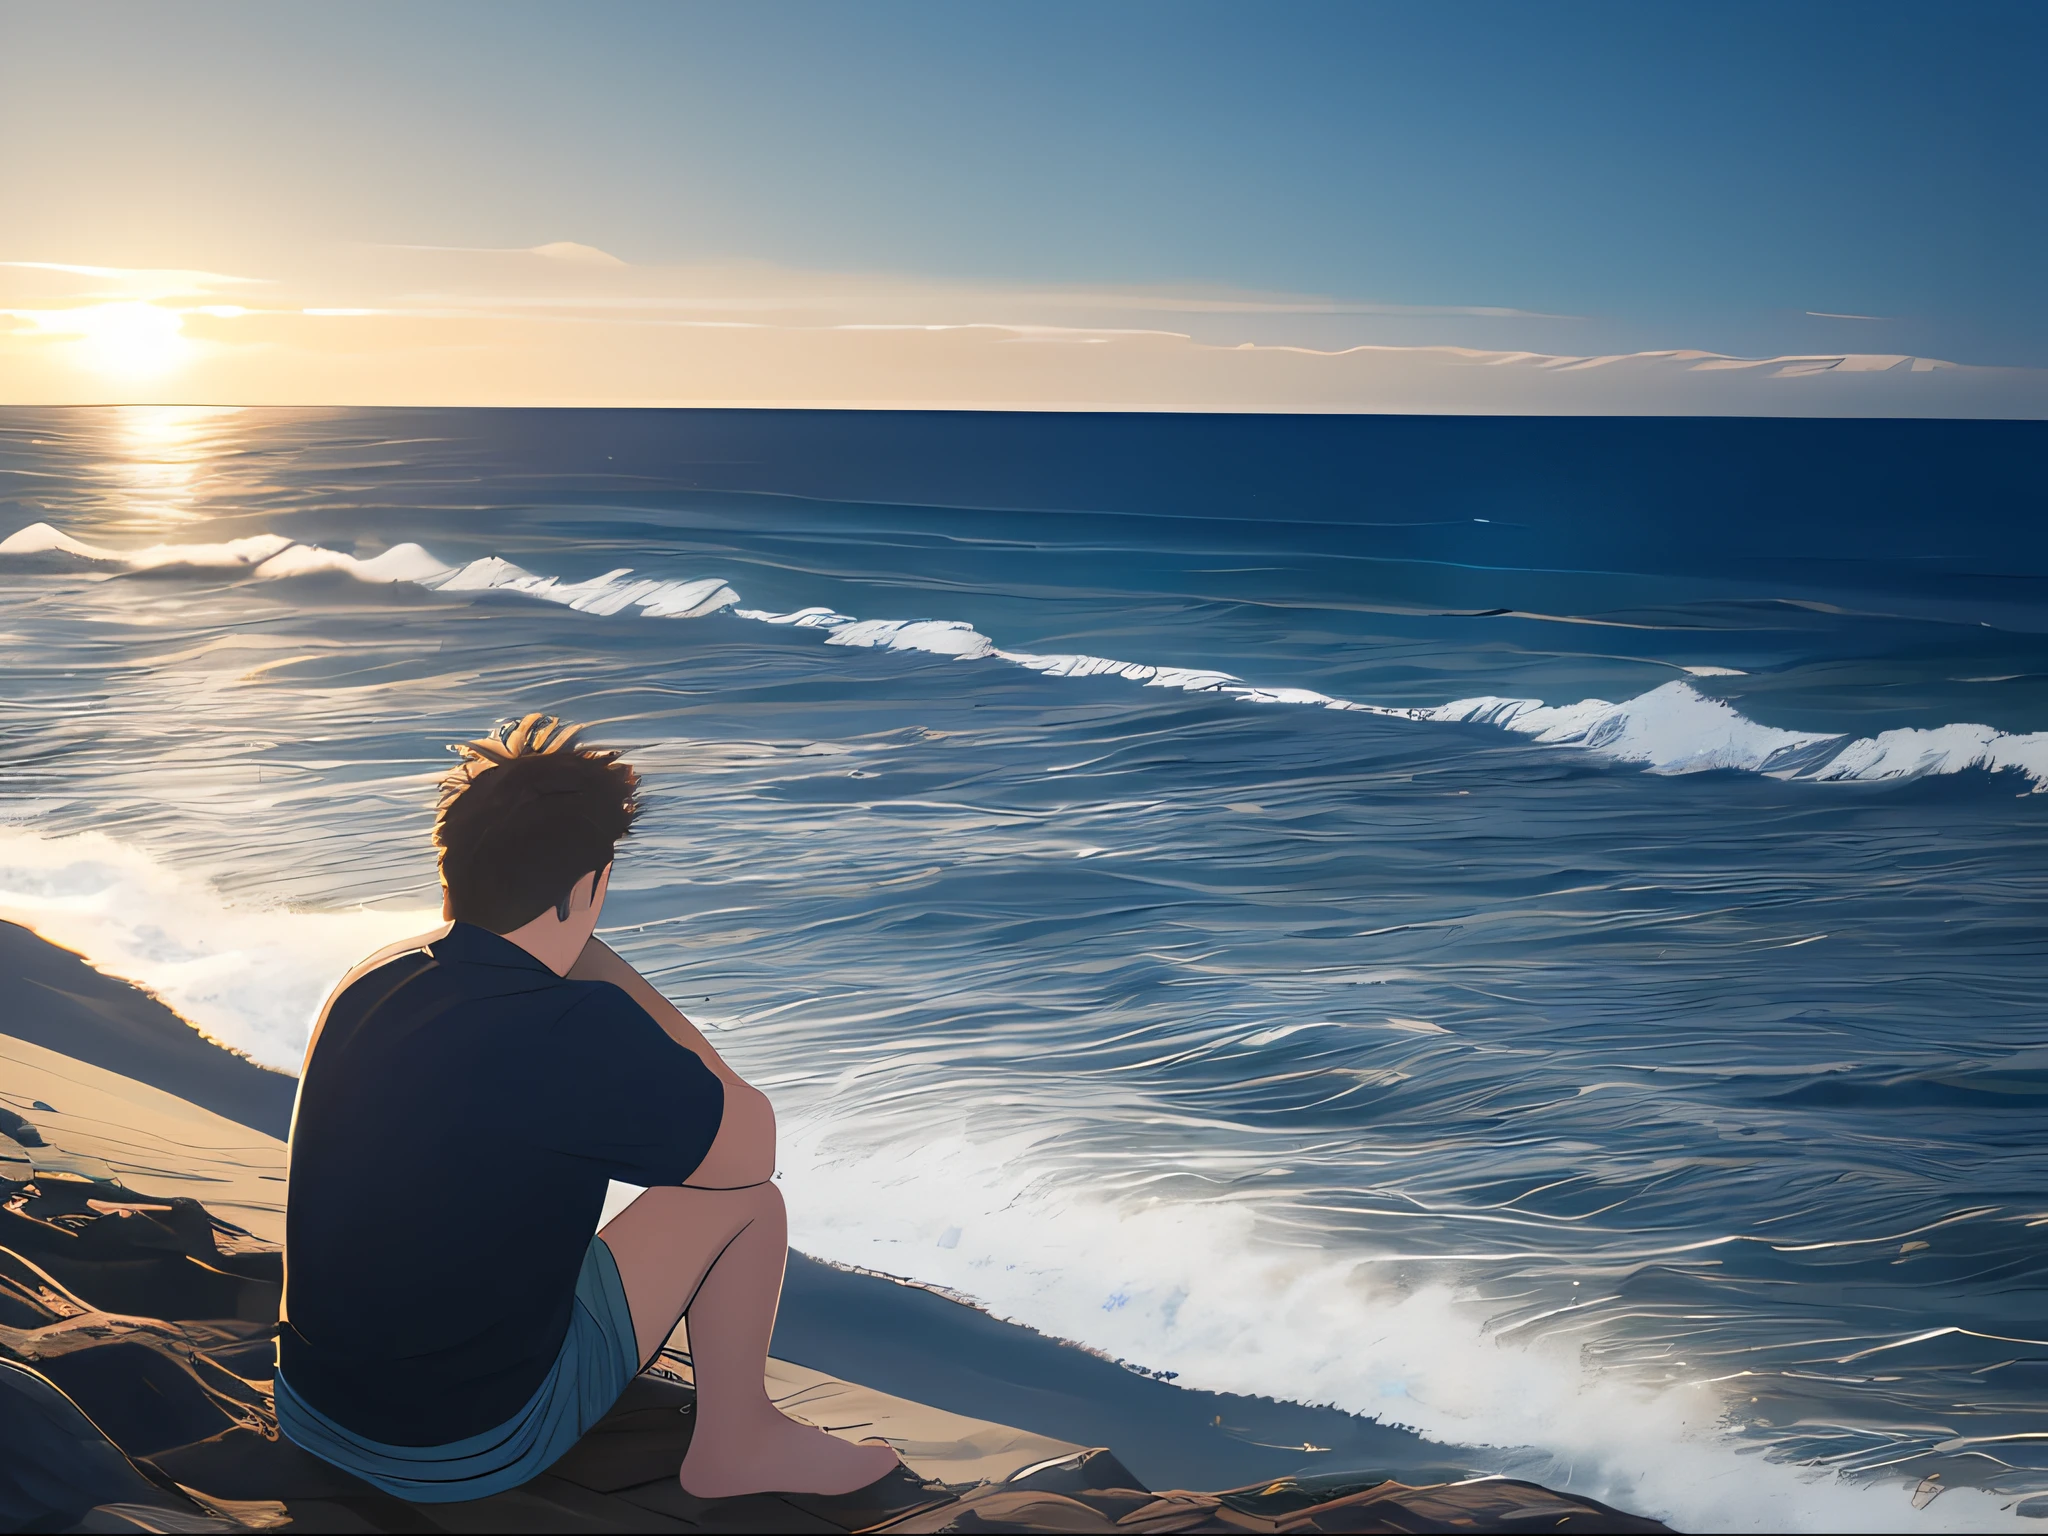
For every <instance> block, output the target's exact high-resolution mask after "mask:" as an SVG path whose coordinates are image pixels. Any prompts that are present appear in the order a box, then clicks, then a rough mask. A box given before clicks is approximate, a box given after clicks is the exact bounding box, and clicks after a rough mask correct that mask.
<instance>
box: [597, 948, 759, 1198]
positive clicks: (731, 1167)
mask: <svg viewBox="0 0 2048 1536" xmlns="http://www.w3.org/2000/svg"><path fill="white" fill-rule="evenodd" d="M569 979H570V980H572V981H608V982H610V983H611V984H612V985H613V986H615V987H617V988H618V989H619V990H620V991H622V992H624V993H625V994H626V996H628V997H630V998H632V999H633V1001H634V1002H636V1003H638V1004H639V1005H640V1007H641V1009H642V1011H644V1012H645V1013H646V1014H647V1016H648V1017H649V1018H651V1019H653V1020H654V1022H655V1023H657V1024H659V1025H660V1026H661V1027H662V1029H663V1030H664V1031H665V1032H666V1033H667V1035H668V1037H669V1038H670V1039H671V1040H673V1041H675V1042H676V1044H678V1045H680V1046H682V1047H683V1049H685V1050H687V1051H689V1052H691V1053H692V1054H693V1055H695V1056H697V1057H698V1058H699V1059H700V1060H701V1061H702V1062H703V1063H704V1065H705V1066H707V1067H709V1068H710V1069H711V1072H712V1075H713V1076H715V1077H716V1078H717V1079H718V1080H719V1082H720V1083H721V1084H723V1085H724V1088H725V1113H724V1115H723V1116H722V1117H721V1118H720V1120H719V1123H718V1136H717V1139H716V1140H714V1141H713V1142H712V1143H711V1150H710V1151H709V1152H707V1153H705V1154H704V1161H703V1162H701V1163H699V1164H698V1165H697V1171H696V1172H695V1173H693V1174H691V1175H690V1177H689V1179H688V1181H687V1184H688V1187H689V1188H692V1189H741V1188H744V1187H745V1186H747V1185H749V1184H760V1183H763V1182H765V1181H766V1180H768V1179H771V1178H773V1177H774V1176H775V1109H774V1106H773V1105H771V1104H770V1103H769V1102H768V1096H767V1095H766V1094H764V1093H762V1092H761V1091H760V1090H759V1089H758V1088H755V1087H754V1086H752V1085H751V1084H750V1083H748V1082H747V1081H746V1080H745V1079H744V1078H742V1077H741V1076H740V1075H739V1073H737V1072H735V1071H733V1069H732V1068H731V1067H730V1066H728V1065H726V1062H725V1059H724V1058H723V1057H722V1056H720V1055H719V1054H718V1052H716V1051H715V1050H713V1049H712V1048H711V1042H710V1041H708V1040H706V1039H705V1038H704V1036H703V1034H702V1033H701V1032H700V1031H699V1030H698V1028H697V1026H696V1025H694V1024H692V1023H691V1022H690V1021H689V1020H688V1019H686V1018H684V1017H683V1015H682V1011H681V1010H680V1009H679V1008H677V1007H676V1005H675V1004H674V1003H671V1002H670V1001H669V1000H668V999H667V998H665V997H663V996H662V995H661V993H660V992H658V991H656V990H655V987H654V984H653V983H652V982H650V981H649V980H648V979H647V978H646V977H644V976H642V975H641V974H640V973H639V972H638V971H636V970H634V969H633V967H632V966H630V965H628V964H626V962H625V961H624V960H622V959H620V958H619V956H618V954H617V952H616V951H614V950H613V949H612V947H611V946H610V945H608V944H606V943H605V942H604V941H603V940H602V939H597V938H593V939H592V940H591V941H590V942H589V943H588V944H586V945H584V946H583V953H582V954H580V955H578V956H577V957H576V963H575V964H574V965H572V966H571V967H569Z"/></svg>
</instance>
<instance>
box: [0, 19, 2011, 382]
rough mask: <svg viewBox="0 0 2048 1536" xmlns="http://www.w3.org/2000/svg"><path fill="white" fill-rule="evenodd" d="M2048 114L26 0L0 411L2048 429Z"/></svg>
mask: <svg viewBox="0 0 2048 1536" xmlns="http://www.w3.org/2000/svg"><path fill="white" fill-rule="evenodd" d="M2044 79H2048V6H2044V5H2041V4H2038V3H2029V4H2015V5H2006V4H1996V3H1979V4H1970V3H1961V4H1934V3H1931V0H1929V3H1922V4H1917V5H1896V4H1884V3H1854V4H1833V3H1828V0H1802V3H1799V4H1793V5H1786V4H1782V3H1777V4H1765V5H1751V4H1742V3H1727V0H1717V3H1714V4H1711V5H1709V4H1678V3H1655V4H1607V3H1587V0H1557V3H1535V0H1530V3H1475V0H1431V3H1420V4H1408V3H1380V4H1374V3H1356V0H1355V3H1348V4H1321V3H1313V0H1293V3H1287V4H1252V3H1248V0H1247V3H1237V4H1229V5H1219V4H1208V3H1154V0H1121V3H1100V0H1098V3H1093V4H1078V5H1069V4H1060V3H1054V0H1030V3H1006V0H986V3H974V4H932V3H918V4H907V3H884V0H867V3H845V0H831V3H779V4H778V3H747V4H727V3H702V4H685V3H667V4H656V5H642V4H631V3H623V0H612V3H607V4H604V5H572V4H567V3H561V4H551V5H530V4H510V3H491V4H465V3H454V0H444V3H440V4H434V5H426V6H416V5H386V4H377V3H362V0H354V3H351V4H350V5H348V6H345V7H344V6H273V5H268V4H242V3H232V4H230V3H215V0H186V3H182V4H179V5H176V6H159V5H154V4H148V5H143V4H99V3H89V0H88V3H74V4H63V5H59V4H56V3H53V0H44V3H35V4H30V3H22V0H0V142H4V143H6V144H7V145H8V146H9V147H10V149H9V153H8V154H6V155H5V156H0V263H28V264H36V265H7V266H0V400H10V401H16V402H29V401H36V400H56V399H87V398H125V397H131V396H133V397H140V396H142V395H148V396H150V397H152V398H163V399H180V398H192V399H197V398H200V397H201V396H205V397H207V398H219V399H221V400H222V402H223V403H243V402H251V401H257V400H261V399H300V400H308V401H315V400H318V401H332V402H336V403H346V402H348V401H350V400H362V401H365V402H367V401H369V400H372V399H375V400H377V401H399V400H404V399H407V398H413V397H419V398H420V399H421V402H422V403H428V399H427V397H431V398H432V400H433V401H434V402H444V401H459V400H475V401H477V402H479V403H482V402H484V401H487V400H488V401H492V402H495V401H497V400H499V399H502V398H506V397H508V396H509V397H510V398H515V399H520V400H536V401H552V400H560V401H564V402H566V401H569V400H606V401H625V400H661V399H675V400H681V399H689V400H695V401H707V400H716V399H721V398H723V399H733V400H740V399H748V400H755V401H762V400H781V401H784V402H790V401H796V400H802V401H806V402H810V403H829V402H832V401H842V402H845V403H870V404H873V403H920V404H943V403H963V404H1020V403H1021V404H1039V405H1048V406H1061V405H1068V406H1071V405H1087V404H1104V403H1107V404H1126V405H1130V404H1162V405H1174V404H1182V405H1191V406H1196V407H1201V408H1218V407H1238V408H1268V409H1388V408H1399V407H1400V404H1401V402H1403V401H1406V402H1409V403H1410V404H1411V405H1415V406H1416V407H1417V408H1424V409H1562V410H1577V409H1591V410H1605V409H1618V408H1620V407H1621V404H1622V403H1625V402H1626V401H1627V400H1630V399H1635V400H1638V401H1640V400H1642V399H1644V398H1652V399H1654V400H1656V401H1665V402H1668V408H1671V409H1688V408H1690V409H1702V410H1723V409H1745V410H1757V411H1764V412H1776V411H1778V410H1790V411H1793V412H1794V413H1809V412H1811V413H1819V414H1831V413H1850V414H1854V413H1859V412H1863V411H1867V410H1873V409H1875V410H1881V411H1885V412H1898V413H1904V414H1922V413H1925V414H1959V413H1960V414H2022V415H2039V414H2048V404H2044V402H2048V391H2044V388H2043V384H2042V378H2041V371H2044V370H2048V295H2044V293H2043V287H2044V285H2043V283H2042V280H2041V273H2042V272H2043V271H2044V270H2048V90H2044V89H2043V88H2042V86H2041V81H2043V80H2044ZM422 248H438V249H422ZM536 248H539V249H542V250H544V251H551V252H552V254H541V255H535V254H532V253H533V252H534V251H535V250H536ZM578 248H580V250H579V249H578ZM61 267H90V268H96V269H101V270H100V271H97V272H93V273H80V272H69V273H65V272H61V271H57V270H55V269H56V268H61ZM137 273H141V274H156V275H154V276H150V275H142V276H137V275H134V274H137ZM165 273H183V274H188V276H186V277H185V278H182V279H179V280H175V281H174V280H172V279H170V278H167V277H165V276H163V274H165ZM190 274H212V275H213V276H212V278H210V279H207V280H201V279H200V278H199V277H197V276H191V275H190ZM227 278H238V279H244V280H246V281H242V282H240V283H236V282H228V281H223V280H221V279H227ZM503 301H512V302H510V303H506V302H503ZM229 308H237V309H240V310H242V311H244V312H243V313H240V314H235V315H228V314H225V313H214V314H202V313H200V312H199V311H201V310H203V309H211V310H215V311H224V310H226V309H229ZM87 309H91V310H94V311H95V313H93V314H86V315H80V314H70V315H69V317H68V318H67V317H66V315H65V314H64V313H60V312H68V311H75V310H87ZM344 309H355V310H368V311H374V313H369V314H355V315H342V314H332V313H330V314H324V315H311V316H309V315H308V314H307V313H306V311H308V310H329V311H333V310H344ZM52 316H55V318H52ZM310 321H325V322H328V323H327V324H324V325H314V324H309V323H307V322H310ZM10 322H11V325H12V329H7V327H8V325H9V323H10ZM713 322H722V328H723V329H725V330H727V331H729V332H731V334H727V335H722V336H720V335H713V334H712V325H713ZM877 326H889V327H897V328H899V329H892V330H888V331H878V330H874V329H872V328H873V327H877ZM928 326H952V327H983V328H985V330H986V333H985V334H980V333H973V332H961V331H932V330H924V329H911V327H919V328H922V327H928ZM743 327H744V328H745V329H746V331H747V333H746V334H742V328H743ZM849 327H868V328H870V329H866V330H851V329H848V328H849ZM1005 327H1007V328H1008V329H1003V328H1005ZM1019 328H1022V329H1019ZM1247 343H1249V346H1247ZM1290 348H1292V349H1300V350H1296V351H1286V350H1283V349H1290ZM1356 348H1368V349H1372V350H1369V351H1365V352H1358V351H1352V350H1350V349H1356ZM1444 348H1457V349H1463V353H1456V354H1453V353H1446V352H1442V351H1440V350H1432V349H1444ZM1673 352H1679V353H1685V352H1704V353H1709V354H1717V355H1720V356H1723V357H1727V358H1734V359H1741V360H1771V359H1784V358H1794V359H1802V360H1811V359H1814V358H1842V359H1852V358H1862V359H1872V358H1883V359H1891V360H1892V361H1891V362H1888V363H1886V364H1884V365H1883V366H1879V365H1878V364H1876V363H1868V362H1866V363H1850V362H1845V363H1843V364H1840V365H1836V366H1833V367H1828V368H1816V367H1815V366H1813V365H1812V364H1811V363H1810V361H1809V362H1808V364H1807V365H1806V366H1805V367H1803V368H1796V367H1795V368H1794V369H1793V371H1791V372H1789V373H1788V372H1786V370H1785V369H1784V368H1783V367H1780V368H1778V369H1775V370H1774V369H1768V368H1761V369H1760V368H1747V369H1745V368H1730V367H1728V366H1726V365H1724V364H1722V363H1719V362H1716V361H1714V360H1713V359H1711V358H1710V359H1697V358H1680V359H1676V360H1672V359H1669V358H1666V359H1664V360H1662V361H1660V362H1655V363H1653V362H1646V361H1644V360H1643V359H1642V358H1640V357H1636V356H1634V355H1636V354H1669V353H1673ZM1238 353H1242V354H1245V355H1242V356H1234V355H1225V354H1238ZM1464 353H1471V354H1480V355H1482V356H1481V358H1480V360H1478V361H1474V360H1473V358H1471V357H1467V356H1465V355H1464ZM1336 354H1341V356H1335V357H1334V360H1333V355H1336ZM1610 357H1616V358H1623V359H1631V360H1628V361H1621V362H1616V363H1611V364H1610V363H1600V362H1598V361H1597V360H1599V359H1603V358H1610ZM1914 358H1919V359H1926V360H1939V361H1941V362H1944V363H1952V364H1957V365H1961V366H1960V367H1957V368H1933V367H1925V366H1923V367H1921V368H1919V369H1918V371H1915V367H1914V364H1913V363H1912V361H1911V359H1914ZM1581 360H1583V361H1581ZM1703 368H1704V370H1705V371H1704V372H1702V369H1703ZM1845 369H1846V370H1847V371H1846V372H1845V371H1844V370H1845ZM1894 373H1896V376H1894ZM1795 379H1796V380H1800V381H1806V382H1799V383H1797V384H1794V383H1792V382H1791V381H1792V380H1795ZM1503 380H1505V381H1506V382H1502V381H1503ZM1815 380H1818V382H1811V381H1815ZM1845 381H1848V382H1845ZM408 391H410V392H411V393H410V394H408ZM551 391H552V393H551ZM748 391H753V392H754V393H752V394H749V393H747V392H748ZM1646 391H1647V392H1648V394H1647V396H1646V395H1645V392H1646ZM1660 392H1661V393H1660ZM230 396H232V397H233V400H232V401H230V400H229V399H228V397H230ZM1745 401H1746V402H1748V404H1747V405H1744V404H1743V403H1742V402H1745ZM1389 402H1393V403H1392V404H1389ZM1731 402H1733V403H1731ZM1659 408H1663V407H1659Z"/></svg>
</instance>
